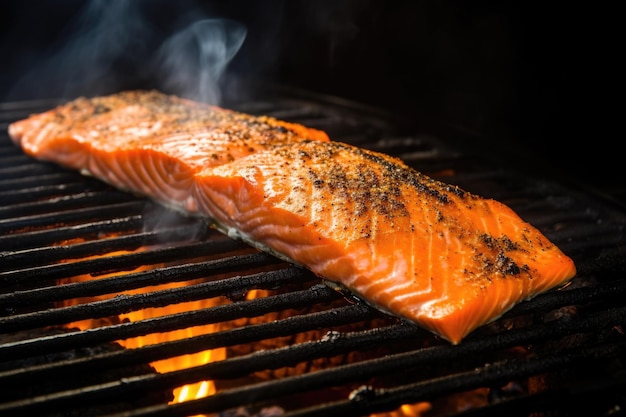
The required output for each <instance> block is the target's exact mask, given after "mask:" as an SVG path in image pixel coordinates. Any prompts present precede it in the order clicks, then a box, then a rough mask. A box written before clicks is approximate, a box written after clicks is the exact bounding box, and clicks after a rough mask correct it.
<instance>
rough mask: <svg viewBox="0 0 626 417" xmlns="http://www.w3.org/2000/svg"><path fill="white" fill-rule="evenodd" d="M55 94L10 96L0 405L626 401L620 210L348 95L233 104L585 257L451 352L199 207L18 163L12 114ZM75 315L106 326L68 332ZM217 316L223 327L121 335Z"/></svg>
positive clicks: (464, 411)
mask: <svg viewBox="0 0 626 417" xmlns="http://www.w3.org/2000/svg"><path fill="white" fill-rule="evenodd" d="M55 104H56V103H55V102H50V101H46V102H43V101H42V102H21V103H4V104H0V167H1V168H0V201H2V202H3V203H2V207H0V259H1V262H0V314H1V317H0V358H1V361H0V383H1V386H4V387H12V388H10V389H7V390H5V391H2V392H0V413H1V414H2V415H3V416H11V415H25V414H29V415H33V414H36V415H50V416H70V415H71V416H74V415H94V416H95V415H109V416H161V415H163V416H165V415H167V416H186V415H197V414H202V413H204V414H216V415H223V416H225V415H235V414H234V411H233V410H237V412H239V413H240V414H237V415H255V413H257V412H259V410H262V409H263V407H272V406H278V407H280V410H283V411H284V415H285V416H292V417H295V416H299V417H303V416H321V415H324V416H328V415H337V416H360V415H369V414H372V413H374V412H384V411H389V412H391V411H393V410H397V409H398V408H399V407H400V406H401V405H403V404H411V403H417V402H422V401H427V402H429V403H430V405H431V406H432V411H431V414H428V415H433V416H436V415H444V414H445V415H464V416H467V415H472V416H474V415H480V416H487V415H501V414H503V413H507V415H529V414H531V413H533V412H534V413H535V415H538V416H540V415H550V414H549V413H551V412H553V411H555V410H558V411H559V413H560V414H559V415H568V414H574V411H580V410H581V409H585V410H588V411H590V412H595V413H597V414H600V415H609V414H612V413H616V412H617V411H618V410H619V409H622V410H623V409H624V407H626V397H625V396H624V394H623V393H624V392H626V389H625V388H626V367H625V366H624V363H623V361H624V360H625V359H626V356H625V355H624V354H625V348H626V337H625V336H624V331H625V328H624V326H625V325H626V303H624V301H623V300H624V299H626V298H625V296H626V280H625V279H624V271H625V269H626V268H625V266H626V263H625V262H624V260H625V258H626V257H625V256H624V252H625V250H626V234H625V232H624V225H625V224H626V222H625V221H624V220H625V215H626V213H625V211H624V210H623V209H622V208H621V207H619V206H616V205H614V204H613V203H611V202H610V201H605V200H604V199H602V198H600V197H597V196H595V195H592V194H590V193H588V192H585V191H581V190H579V189H577V188H573V187H571V186H565V185H562V184H560V183H557V182H554V181H549V180H543V179H536V178H531V177H528V176H527V175H522V174H520V173H517V172H511V171H509V170H504V169H500V168H494V167H493V166H492V165H491V164H488V163H485V162H484V161H482V160H481V159H479V158H476V157H474V156H471V155H463V154H459V153H458V152H455V151H454V150H453V149H452V150H450V149H448V147H447V146H446V144H445V143H443V142H441V141H440V140H439V139H437V138H433V137H429V136H425V135H421V134H418V133H416V129H415V128H414V127H413V126H411V125H410V124H406V123H405V122H404V121H401V120H397V119H395V118H393V117H391V116H390V115H387V114H384V113H379V112H374V111H372V110H370V109H367V108H363V107H360V106H356V105H351V104H350V103H341V102H337V101H333V100H331V99H327V98H325V97H317V96H312V95H307V94H304V95H303V94H301V93H298V92H294V91H288V90H272V91H268V92H265V93H264V94H263V95H262V98H255V99H253V100H248V101H245V102H233V103H231V104H229V105H228V107H233V108H236V109H238V110H241V111H244V112H248V113H253V114H268V115H271V116H274V117H278V118H281V119H285V120H290V121H294V122H298V123H303V124H306V125H309V126H311V127H317V128H320V129H324V130H326V131H327V132H328V133H329V134H330V136H331V137H332V138H333V139H335V140H341V141H345V142H350V143H353V144H356V145H359V146H363V147H367V148H370V149H374V150H378V151H383V152H386V153H389V154H392V155H396V156H399V157H401V158H402V159H404V160H405V161H406V162H407V163H409V164H411V165H413V166H414V167H416V168H417V169H418V170H420V171H422V172H424V173H426V174H429V175H431V176H433V177H436V178H439V179H443V180H445V181H447V182H451V183H454V184H457V185H459V186H461V187H462V188H464V189H467V190H468V191H471V192H474V193H477V194H481V195H483V196H486V197H493V198H496V199H498V200H501V201H503V202H504V203H506V204H508V205H509V206H511V207H512V208H514V209H515V210H516V211H517V212H518V213H519V214H520V215H521V216H522V217H523V218H525V219H526V220H528V221H530V222H531V223H533V224H534V225H536V226H537V227H539V228H540V229H541V230H542V231H543V232H544V233H545V234H546V235H547V236H548V237H549V238H550V239H551V240H553V241H554V242H555V243H556V244H557V245H559V247H561V248H562V249H563V250H564V252H566V253H567V254H568V255H570V256H572V257H573V258H574V260H575V262H576V264H577V267H578V271H579V274H578V276H577V278H576V279H575V280H574V281H573V282H572V284H571V285H570V286H568V287H567V288H565V289H563V290H561V291H553V292H550V293H547V294H543V295H541V296H538V297H536V298H535V299H533V300H531V301H528V302H524V303H521V304H520V305H518V306H516V307H515V308H514V309H513V310H511V311H510V312H508V313H507V314H506V315H505V316H504V317H503V318H501V319H500V320H498V321H496V322H494V323H493V324H491V325H489V326H485V327H484V328H482V329H479V330H478V331H476V332H475V333H474V334H473V335H471V336H470V337H468V338H467V339H466V341H464V342H463V343H461V344H460V345H459V346H450V345H449V344H447V343H444V342H441V341H440V340H438V339H437V338H435V337H434V336H432V335H430V334H429V333H428V332H425V331H423V330H421V329H419V328H417V327H415V326H412V325H410V324H407V323H404V322H400V321H397V320H396V319H394V318H391V317H387V316H385V315H383V314H381V313H379V312H377V311H374V310H373V309H371V308H369V307H368V306H367V305H365V304H364V303H362V302H360V301H359V300H355V299H353V298H352V297H351V296H350V295H349V294H341V293H339V292H337V291H335V290H331V289H329V288H328V287H326V286H324V285H322V283H321V282H320V280H319V279H317V278H316V277H314V276H313V275H312V274H310V273H309V272H307V271H305V270H302V269H300V268H297V267H294V266H291V265H288V264H286V263H284V262H282V261H280V260H278V259H276V258H274V257H272V256H269V255H266V254H262V253H259V252H257V251H256V250H254V249H252V248H250V247H249V246H247V245H245V244H243V243H241V242H237V241H233V240H230V239H229V238H227V237H225V236H223V235H221V234H219V233H218V232H216V231H214V230H212V229H210V228H208V227H206V225H205V223H204V222H203V221H202V220H201V219H196V218H186V217H184V216H182V215H180V214H177V213H173V212H170V211H168V210H167V209H165V208H162V207H159V206H157V205H155V204H153V203H151V202H150V201H147V200H145V199H142V198H138V197H135V196H132V195H130V194H126V193H122V192H119V191H117V190H115V189H113V188H111V187H109V186H108V185H105V184H103V183H101V182H99V181H97V180H94V179H91V178H86V177H83V176H81V175H80V174H78V173H75V172H68V171H66V170H64V169H62V168H60V167H57V166H55V165H52V164H47V163H43V162H38V161H34V160H31V159H30V158H28V157H26V156H25V155H23V154H22V153H21V152H20V151H19V150H18V149H17V148H15V147H14V146H13V145H12V144H10V141H9V138H8V136H7V134H6V128H7V126H8V123H10V122H11V121H13V120H16V119H19V118H22V117H25V116H26V115H27V114H29V113H32V112H36V111H41V110H45V109H47V108H49V107H52V106H54V105H55ZM75 277H80V278H81V279H80V280H76V279H75ZM258 290H263V292H258ZM255 291H256V294H257V296H256V297H252V296H251V294H253V293H255ZM207 300H213V301H212V302H211V303H209V304H207V305H204V306H202V307H199V308H191V309H187V310H182V311H177V312H166V313H164V314H163V315H160V316H155V317H150V318H144V319H141V320H136V321H129V320H124V319H120V317H121V316H123V315H124V314H127V313H130V312H135V311H145V310H146V309H158V308H163V307H168V306H172V305H177V304H180V303H190V302H195V301H198V302H203V301H207ZM68 301H72V302H69V303H68ZM80 320H91V321H93V322H94V323H95V324H94V326H92V327H91V328H89V329H88V330H82V331H81V330H78V329H77V328H75V327H71V326H68V324H69V323H74V322H77V321H80ZM206 325H216V326H217V327H215V329H214V331H213V332H211V333H206V334H194V335H190V336H187V337H183V338H180V339H172V340H167V341H159V342H155V343H153V344H146V345H144V346H140V347H135V348H123V347H121V346H120V344H119V342H120V341H124V340H128V339H130V338H136V337H140V336H146V335H152V334H163V333H166V332H172V331H179V330H186V329H189V328H192V327H194V326H206ZM211 349H222V350H223V351H225V357H223V358H218V359H216V360H214V361H212V362H206V363H202V364H197V365H194V366H190V367H189V366H188V367H182V368H180V369H177V370H171V371H162V372H158V371H156V370H155V368H154V366H153V365H151V364H153V363H154V362H156V361H162V360H166V359H171V358H174V357H178V356H180V355H183V354H192V353H196V352H202V351H206V350H211ZM203 380H211V381H214V382H215V384H216V389H217V392H216V393H215V394H214V395H210V396H207V397H204V398H199V399H195V400H190V401H187V402H183V403H178V404H168V401H169V400H171V392H172V390H173V389H174V388H176V387H179V386H182V385H185V384H191V383H195V382H198V381H203ZM507 386H516V387H518V389H517V390H511V389H507V388H506V387H507ZM512 391H515V392H512ZM476 397H479V401H477V402H476V401H474V403H473V407H471V408H469V410H470V411H468V405H467V403H468V402H469V401H470V399H472V398H476ZM590 398H594V400H593V401H589V399H590ZM460 401H465V403H463V404H461V403H460ZM460 404H461V405H460ZM272 410H274V412H277V411H276V410H277V409H275V408H273V409H272ZM398 412H399V411H398ZM229 413H230V414H229ZM245 413H248V414H245ZM446 413H447V414H446ZM542 413H545V414H542ZM258 415H261V414H258ZM396 415H399V414H396Z"/></svg>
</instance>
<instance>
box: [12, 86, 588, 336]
mask: <svg viewBox="0 0 626 417" xmlns="http://www.w3.org/2000/svg"><path fill="white" fill-rule="evenodd" d="M9 134H10V136H11V137H12V139H13V140H14V142H15V143H16V144H18V145H19V146H21V147H22V149H23V150H24V151H25V152H26V153H27V154H29V155H32V156H33V157H36V158H40V159H45V160H50V161H54V162H57V163H59V164H61V165H64V166H68V167H71V168H74V169H79V170H81V171H83V172H84V173H87V174H89V175H93V176H96V177H98V178H100V179H102V180H104V181H107V182H110V183H111V184H113V185H115V186H117V187H120V188H122V189H126V190H130V191H133V192H135V193H138V194H142V195H146V196H149V197H151V198H153V199H155V200H158V201H160V202H161V203H163V204H167V205H169V206H172V207H175V208H177V209H180V210H183V211H185V212H187V213H191V214H197V215H201V216H206V217H208V218H210V219H212V220H213V222H214V224H215V225H216V227H217V228H218V229H220V230H222V231H223V232H225V233H227V234H228V235H229V236H231V237H233V238H238V239H242V240H244V241H246V242H248V243H250V244H252V245H254V246H256V247H258V248H259V249H261V250H264V251H268V252H270V253H272V254H274V255H277V256H279V257H281V258H283V259H286V260H288V261H290V262H293V263H295V264H298V265H301V266H303V267H306V268H308V269H310V270H311V271H313V272H314V273H315V274H317V275H318V276H320V277H322V278H323V279H324V280H326V281H327V282H328V283H329V285H333V286H338V287H341V288H347V289H349V290H350V291H353V292H354V293H355V294H356V295H358V296H359V297H361V298H362V299H364V300H365V301H366V302H368V303H369V304H371V305H373V306H375V307H376V308H378V309H381V310H383V311H385V312H388V313H391V314H393V315H396V316H398V317H401V318H403V319H406V320H409V321H411V322H414V323H417V324H418V325H420V326H422V327H424V328H426V329H428V330H430V331H431V332H433V333H435V334H437V335H439V336H440V337H442V338H444V339H446V340H448V341H449V342H451V343H453V344H457V343H459V342H461V341H462V339H463V338H464V337H465V336H467V335H468V334H469V333H470V332H472V331H473V330H475V329H476V328H477V327H479V326H482V325H484V324H486V323H489V322H491V321H493V320H495V319H497V318H498V317H500V316H501V315H502V314H503V313H505V312H506V311H508V310H509V309H510V308H512V307H513V306H514V305H515V304H517V303H519V302H520V301H522V300H525V299H529V298H531V297H533V296H535V295H537V294H539V293H541V292H545V291H547V290H549V289H552V288H555V287H558V286H560V285H562V284H564V283H565V282H567V281H568V280H570V279H571V278H572V277H573V276H574V275H575V274H576V268H575V266H574V263H573V261H572V260H571V259H570V258H569V257H568V256H566V255H565V254H564V253H563V252H562V251H561V250H560V249H559V248H558V247H556V246H555V245H554V244H553V243H551V242H550V241H549V240H548V239H547V238H546V237H545V236H544V235H543V234H542V233H541V232H540V231H539V230H537V229H536V228H534V227H533V226H532V225H530V224H529V223H527V222H525V221H524V220H522V219H521V218H520V217H519V216H518V215H517V214H516V213H515V212H514V211H513V210H512V209H510V208H509V207H507V206H505V205H504V204H502V203H500V202H497V201H494V200H491V199H484V198H481V197H479V196H476V195H473V194H470V193H469V192H466V191H464V190H462V189H460V188H458V187H456V186H454V185H449V184H445V183H442V182H439V181H436V180H434V179H432V178H429V177H427V176H425V175H423V174H421V173H419V172H417V171H415V170H414V169H412V168H410V167H409V166H407V165H406V164H404V163H403V162H402V161H400V160H399V159H396V158H393V157H390V156H388V155H385V154H382V153H377V152H372V151H368V150H365V149H361V148H358V147H355V146H351V145H348V144H345V143H341V142H336V141H330V140H329V138H328V136H327V135H326V134H324V133H323V132H321V131H318V130H315V129H310V128H306V127H304V126H300V125H297V124H291V123H285V122H281V121H278V120H275V119H272V118H268V117H254V116H249V115H244V114H240V113H236V112H233V111H229V110H225V109H221V108H218V107H214V106H208V105H205V104H200V103H194V102H191V101H188V100H184V99H181V98H177V97H174V96H166V95H163V94H161V93H158V92H142V91H134V92H123V93H119V94H114V95H112V96H108V97H98V98H92V99H85V98H80V99H77V100H75V101H73V102H70V103H68V104H66V105H63V106H59V107H58V108H56V109H53V110H50V111H48V112H45V113H42V114H38V115H33V116H31V117H29V118H27V119H24V120H21V121H18V122H15V123H13V124H11V125H10V126H9Z"/></svg>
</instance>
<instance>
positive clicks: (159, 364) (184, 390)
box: [60, 248, 226, 403]
mask: <svg viewBox="0 0 626 417" xmlns="http://www.w3.org/2000/svg"><path fill="white" fill-rule="evenodd" d="M145 249H146V248H139V249H138V250H137V251H142V250H145ZM126 253H129V252H127V251H116V252H112V253H108V254H106V255H102V256H99V257H112V256H118V255H124V254H126ZM90 258H95V257H90ZM90 258H85V259H90ZM159 266H162V265H152V266H142V267H139V268H136V269H134V270H132V271H123V272H114V273H109V274H104V275H99V276H98V277H97V279H106V278H110V277H113V276H116V275H120V274H125V273H133V272H141V271H145V270H149V269H153V268H156V267H159ZM93 279H94V277H93V276H91V275H88V274H86V275H78V276H74V277H71V278H66V279H64V280H62V281H61V282H60V283H70V282H81V281H89V280H93ZM194 282H196V281H194ZM190 284H193V282H174V283H167V284H163V285H159V286H153V287H150V289H149V291H158V290H164V289H171V288H177V287H181V286H185V285H190ZM145 292H146V290H145V289H138V290H132V291H127V292H124V293H122V294H129V295H130V294H140V293H145ZM114 295H116V294H114ZM114 295H108V296H99V297H90V298H88V299H71V300H66V301H64V302H63V304H62V305H63V306H71V305H77V304H81V303H84V302H94V301H98V300H101V299H106V298H110V297H112V296H114ZM218 303H219V300H218V299H206V300H198V301H189V302H184V303H179V304H172V305H168V306H165V307H160V308H148V309H144V310H138V311H133V312H130V313H125V314H122V315H120V316H119V317H118V320H119V322H124V321H130V322H135V321H140V320H147V319H152V318H156V317H162V316H166V315H171V314H177V313H181V312H185V311H193V310H197V309H203V308H208V307H212V306H215V305H217V304H218ZM105 322H106V320H102V319H88V320H81V321H77V322H72V323H68V324H66V327H69V328H78V329H80V330H86V329H90V328H95V327H100V326H102V325H104V324H105ZM218 330H219V327H218V325H215V324H211V325H203V326H195V327H189V328H185V329H182V330H174V331H171V332H165V333H151V334H148V335H144V336H139V337H134V338H129V339H123V340H118V341H117V343H119V344H120V345H121V346H123V347H125V348H127V349H135V348H140V347H142V346H148V345H153V344H158V343H164V342H168V341H174V340H180V339H185V338H190V337H194V336H198V335H203V334H209V333H213V332H216V331H218ZM225 357H226V348H217V349H212V350H206V351H202V352H197V353H193V354H185V355H181V356H178V357H173V358H169V359H163V360H159V361H156V362H152V363H150V365H151V366H152V367H153V368H154V369H155V370H156V371H157V372H159V373H167V372H171V371H176V370H180V369H186V368H190V367H193V366H199V365H204V364H206V363H209V362H214V361H218V360H222V359H225ZM215 391H216V388H215V384H214V383H213V381H200V382H197V383H194V384H187V385H183V386H181V387H178V388H176V389H174V392H173V395H174V399H173V400H172V401H171V403H179V402H184V401H188V400H193V399H198V398H203V397H206V396H209V395H212V394H214V393H215Z"/></svg>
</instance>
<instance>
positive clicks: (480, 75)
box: [0, 0, 626, 194]
mask: <svg viewBox="0 0 626 417" xmlns="http://www.w3.org/2000/svg"><path fill="white" fill-rule="evenodd" d="M0 12H1V13H0V56H1V57H2V58H1V59H2V64H1V69H0V101H12V100H19V99H28V98H41V97H70V98H71V97H75V96H77V95H93V94H102V93H108V92H114V91H118V90H121V89H126V88H159V89H162V90H165V91H167V92H171V93H175V94H182V95H189V94H188V93H189V91H190V90H189V87H190V85H189V83H188V84H187V85H185V82H186V81H185V80H189V79H190V80H192V81H191V83H192V84H193V83H194V82H195V83H197V81H198V71H196V68H197V67H198V65H197V63H196V62H194V61H193V59H191V60H183V61H185V62H183V61H179V63H180V65H179V66H178V67H177V68H172V67H171V66H167V65H165V64H164V61H163V60H158V59H155V56H156V55H158V51H160V50H161V48H162V46H163V45H164V43H166V42H167V40H168V39H172V36H174V35H175V34H177V33H180V31H182V30H185V28H188V27H189V26H190V25H191V24H192V23H193V22H197V21H199V20H202V19H207V18H220V19H229V21H231V20H232V21H235V22H238V23H239V27H243V28H245V30H246V35H245V40H244V42H243V44H242V46H241V48H240V49H239V51H238V52H237V54H236V55H235V56H234V58H233V59H232V61H231V62H230V63H229V65H228V67H227V68H226V71H227V73H228V74H232V75H237V76H242V77H250V78H254V79H261V80H268V81H273V82H279V83H282V84H287V85H291V86H297V87H302V88H304V89H306V90H309V91H314V92H319V93H324V94H332V95H335V96H340V97H344V98H348V99H352V100H355V101H358V102H360V103H366V104H371V105H374V106H378V107H381V108H385V109H387V110H391V111H393V112H395V113H398V114H402V115H405V116H406V117H408V118H410V119H412V120H413V121H414V122H415V123H416V124H417V126H419V128H420V129H422V130H424V131H426V132H428V131H432V133H433V134H436V135H438V136H440V137H441V136H442V135H443V137H442V139H444V140H450V141H451V142H454V143H455V145H458V146H460V147H461V148H464V149H466V150H468V151H471V152H475V153H477V154H483V155H488V156H489V157H490V158H492V159H494V160H495V161H496V162H498V163H502V165H503V166H512V167H516V168H521V169H522V170H525V171H526V172H529V173H534V172H541V173H542V175H543V173H544V172H545V173H546V174H549V175H555V176H557V177H561V178H564V179H566V180H572V181H574V182H577V183H584V184H586V185H589V186H591V187H593V188H596V189H598V190H600V191H602V192H610V193H618V194H619V193H621V192H623V188H624V185H623V179H624V174H623V170H622V165H624V164H625V163H626V161H624V157H623V151H622V149H621V144H620V142H621V141H622V136H623V134H622V131H621V126H620V123H619V121H620V119H621V115H622V112H621V107H622V106H621V104H620V102H621V100H620V99H621V79H620V78H621V68H619V66H618V65H619V62H620V58H621V55H622V54H623V49H624V48H623V46H622V42H621V39H620V38H621V30H619V29H620V26H622V23H621V22H617V20H618V18H619V16H620V14H619V13H618V11H617V6H616V7H615V9H611V8H609V7H607V6H606V5H598V4H595V3H594V4H591V3H584V2H583V3H579V4H578V5H574V4H573V3H570V2H562V3H560V2H557V3H555V2H517V1H513V2H496V1H450V0H448V1H408V0H407V1H375V0H361V1H356V0H355V1H328V0H310V1H302V0H292V1H242V0H236V1H200V0H198V1H191V0H180V1H164V0H152V1H150V0H136V1H131V2H128V1H124V0H110V1H95V2H86V1H77V0H66V1H53V0H49V1H43V0H41V1H34V0H27V1H15V2H10V1H8V2H2V3H1V5H0ZM227 36H231V37H232V34H227ZM225 42H226V43H228V42H231V43H232V42H233V41H232V39H226V41H225ZM185 56H186V57H188V56H189V55H185ZM170 64H171V62H170ZM172 73H175V74H176V75H177V77H178V78H177V79H174V80H172V78H171V77H170V75H171V74H172ZM194 77H195V78H194ZM181 83H182V84H181ZM182 87H185V88H187V89H186V90H185V89H184V88H182ZM192 87H193V86H192ZM181 89H182V90H184V91H181ZM192 91H193V88H192ZM218 104H219V103H218ZM442 132H445V133H442Z"/></svg>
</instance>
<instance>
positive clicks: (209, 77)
mask: <svg viewBox="0 0 626 417" xmlns="http://www.w3.org/2000/svg"><path fill="white" fill-rule="evenodd" d="M245 37H246V28H245V27H244V26H243V25H241V24H239V23H237V22H234V21H232V20H227V19H204V20H200V21H197V22H194V23H192V24H191V25H189V26H188V27H187V28H185V29H183V30H181V31H180V32H178V33H176V34H174V35H173V36H171V37H170V38H169V39H168V40H167V41H166V42H165V43H164V44H163V46H162V47H161V48H160V49H159V52H158V54H157V57H156V63H157V66H158V68H159V74H160V77H159V78H161V81H162V83H163V87H164V89H166V90H167V91H172V92H175V93H176V94H178V95H181V96H184V97H188V98H191V99H194V100H198V101H204V102H208V103H213V104H219V102H220V100H221V93H220V89H219V87H218V85H219V81H220V78H221V77H222V75H223V74H224V71H225V69H226V67H227V65H228V63H229V62H230V61H231V59H232V58H233V57H234V56H235V54H236V53H237V51H239V48H240V47H241V45H242V44H243V42H244V40H245Z"/></svg>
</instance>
